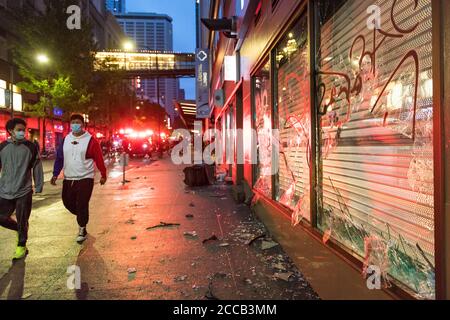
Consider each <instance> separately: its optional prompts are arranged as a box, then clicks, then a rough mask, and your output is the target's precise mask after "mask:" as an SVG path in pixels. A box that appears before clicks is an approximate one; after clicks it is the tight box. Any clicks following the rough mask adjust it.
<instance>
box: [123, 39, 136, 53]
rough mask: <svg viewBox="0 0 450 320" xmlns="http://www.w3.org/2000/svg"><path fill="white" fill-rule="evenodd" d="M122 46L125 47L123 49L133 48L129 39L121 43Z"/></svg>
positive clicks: (129, 49)
mask: <svg viewBox="0 0 450 320" xmlns="http://www.w3.org/2000/svg"><path fill="white" fill-rule="evenodd" d="M123 48H124V49H125V51H131V50H133V48H134V44H133V42H131V41H126V42H124V44H123Z"/></svg>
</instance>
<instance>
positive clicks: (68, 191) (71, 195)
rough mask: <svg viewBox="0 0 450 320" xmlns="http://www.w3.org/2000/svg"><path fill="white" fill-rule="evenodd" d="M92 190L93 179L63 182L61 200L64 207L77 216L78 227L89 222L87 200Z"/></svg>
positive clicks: (89, 198)
mask: <svg viewBox="0 0 450 320" xmlns="http://www.w3.org/2000/svg"><path fill="white" fill-rule="evenodd" d="M93 189H94V179H82V180H64V182H63V191H62V200H63V203H64V206H65V207H66V208H67V210H69V211H70V212H71V213H72V214H74V215H76V216H77V222H78V225H79V226H80V227H86V225H87V224H88V222H89V200H91V195H92V190H93Z"/></svg>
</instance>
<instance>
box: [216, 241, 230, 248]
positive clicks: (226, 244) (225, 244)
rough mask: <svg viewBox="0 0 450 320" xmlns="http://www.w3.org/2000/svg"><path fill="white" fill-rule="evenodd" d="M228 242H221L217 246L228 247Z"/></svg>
mask: <svg viewBox="0 0 450 320" xmlns="http://www.w3.org/2000/svg"><path fill="white" fill-rule="evenodd" d="M229 246H230V244H229V243H228V242H223V243H221V244H219V247H229Z"/></svg>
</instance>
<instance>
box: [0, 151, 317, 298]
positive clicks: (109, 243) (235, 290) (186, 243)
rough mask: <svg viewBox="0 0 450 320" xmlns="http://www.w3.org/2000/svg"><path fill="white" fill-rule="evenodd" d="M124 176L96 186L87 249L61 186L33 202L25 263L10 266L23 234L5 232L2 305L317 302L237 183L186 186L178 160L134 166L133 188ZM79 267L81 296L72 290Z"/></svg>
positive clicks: (0, 260)
mask: <svg viewBox="0 0 450 320" xmlns="http://www.w3.org/2000/svg"><path fill="white" fill-rule="evenodd" d="M120 169H121V168H120V167H113V168H112V169H111V170H110V177H111V178H110V180H109V181H108V183H107V184H106V185H105V186H103V187H102V186H100V185H98V184H96V186H95V190H94V194H93V197H92V201H91V206H90V207H91V220H90V223H89V225H88V232H89V238H88V240H87V241H86V242H85V243H84V244H83V245H78V244H77V243H76V242H75V237H76V234H77V225H76V221H75V218H74V217H73V216H72V215H71V214H69V213H68V212H67V211H66V210H65V209H64V207H63V205H62V203H61V199H60V192H61V182H60V181H59V182H58V186H57V187H54V186H50V185H49V184H46V186H45V191H44V194H43V195H42V196H39V197H36V198H35V199H34V210H33V213H32V216H31V218H30V234H29V243H28V247H29V250H30V253H29V255H28V257H27V258H26V260H24V261H21V262H17V263H14V264H13V263H11V261H10V257H11V255H12V252H13V251H14V247H15V234H14V233H13V232H11V231H8V230H5V229H3V228H0V242H1V243H2V246H1V247H0V298H1V299H80V300H84V299H208V298H209V299H214V298H217V299H275V300H277V299H283V300H284V299H317V298H318V297H317V296H316V294H315V293H314V292H313V290H312V289H311V288H310V286H309V285H308V283H307V282H306V281H305V280H304V278H303V276H302V274H301V273H300V272H299V271H298V270H297V269H296V268H295V266H294V265H293V264H292V262H291V260H290V259H289V258H288V257H287V256H286V255H285V254H284V252H283V250H282V248H281V247H280V246H279V245H277V244H276V243H274V242H273V241H271V239H270V237H269V235H268V234H267V231H266V230H265V229H264V226H263V225H262V224H260V223H259V222H257V221H256V220H254V218H253V217H252V215H251V213H250V210H249V208H248V207H247V206H245V205H236V204H235V202H234V201H233V200H232V198H231V190H230V188H229V187H228V186H223V185H220V186H219V185H217V186H209V187H202V188H195V189H191V188H187V187H185V185H184V184H183V182H182V180H183V173H182V169H183V167H178V166H174V165H173V164H172V163H171V162H170V160H169V159H163V160H160V161H156V162H151V163H146V162H142V161H133V162H132V166H131V167H130V168H129V170H128V172H127V180H129V181H131V182H130V183H128V184H126V185H125V187H123V186H122V184H121V179H122V177H121V175H120V172H121V170H120ZM161 222H163V224H161ZM164 223H169V224H170V223H173V224H176V225H173V226H167V225H164ZM158 225H160V226H159V227H155V226H158ZM151 227H154V228H151ZM263 234H266V236H263V237H261V238H260V239H257V240H255V241H253V242H252V243H250V244H249V242H250V241H251V240H252V239H254V238H256V237H257V236H259V235H263ZM208 238H211V240H209V241H205V242H204V243H203V240H206V239H208ZM71 266H76V267H72V268H73V269H72V270H76V268H78V267H79V268H80V269H79V270H80V272H81V288H80V289H79V290H71V289H69V288H68V286H67V282H68V279H69V277H70V274H67V270H68V268H71ZM69 270H70V269H69Z"/></svg>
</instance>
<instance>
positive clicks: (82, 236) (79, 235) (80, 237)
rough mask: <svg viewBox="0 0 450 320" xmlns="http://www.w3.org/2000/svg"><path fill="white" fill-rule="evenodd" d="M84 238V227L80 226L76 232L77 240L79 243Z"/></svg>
mask: <svg viewBox="0 0 450 320" xmlns="http://www.w3.org/2000/svg"><path fill="white" fill-rule="evenodd" d="M86 238H87V231H86V227H80V231H79V232H78V237H77V242H78V243H80V244H81V243H83V242H84V240H86Z"/></svg>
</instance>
